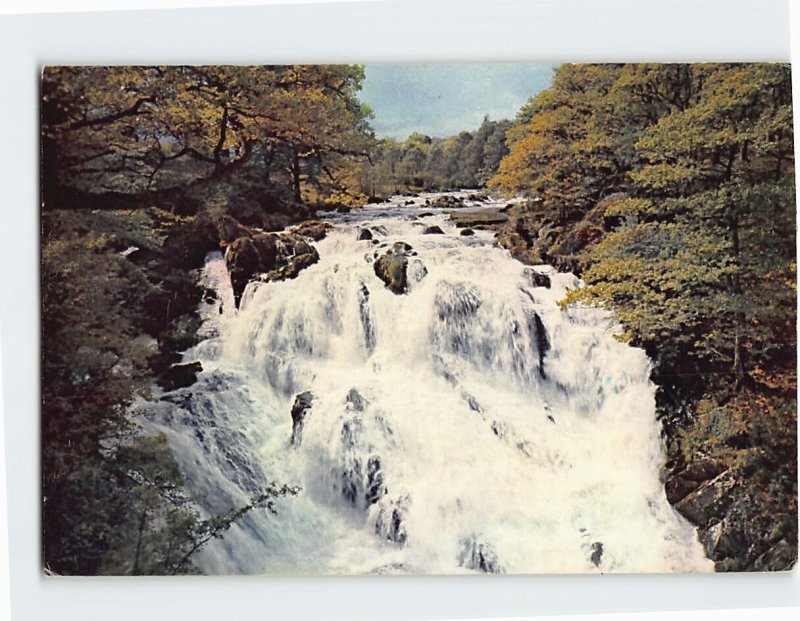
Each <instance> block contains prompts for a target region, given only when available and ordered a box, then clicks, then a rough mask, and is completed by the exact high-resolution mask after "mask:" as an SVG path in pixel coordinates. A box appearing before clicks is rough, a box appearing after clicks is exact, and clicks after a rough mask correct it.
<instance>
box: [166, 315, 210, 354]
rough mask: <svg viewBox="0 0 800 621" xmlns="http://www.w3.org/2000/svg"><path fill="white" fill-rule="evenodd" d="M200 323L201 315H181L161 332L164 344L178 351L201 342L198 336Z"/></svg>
mask: <svg viewBox="0 0 800 621" xmlns="http://www.w3.org/2000/svg"><path fill="white" fill-rule="evenodd" d="M200 324H201V320H200V317H199V316H198V315H197V314H196V313H193V312H192V313H186V314H184V315H180V316H179V317H177V318H176V319H174V320H173V321H172V322H171V323H170V325H169V327H168V329H167V330H165V331H163V332H162V333H161V342H162V346H164V347H167V348H168V349H170V350H172V351H176V352H180V351H185V350H187V349H189V348H190V347H194V346H195V345H197V343H199V342H200V340H199V338H198V336H197V334H198V330H199V329H200Z"/></svg>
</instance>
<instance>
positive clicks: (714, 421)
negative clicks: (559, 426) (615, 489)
mask: <svg viewBox="0 0 800 621" xmlns="http://www.w3.org/2000/svg"><path fill="white" fill-rule="evenodd" d="M625 199H627V196H625V195H623V194H617V195H612V196H610V197H608V198H606V199H604V200H602V201H600V202H599V203H598V204H597V206H596V207H595V208H594V209H592V210H591V211H589V212H587V213H586V214H585V215H584V216H583V217H582V218H581V219H580V220H578V221H575V222H571V223H564V222H561V223H556V222H552V221H547V220H544V219H542V217H541V215H540V210H539V208H538V205H536V203H535V202H533V203H532V202H530V201H526V202H522V203H520V204H518V205H514V206H512V207H511V208H510V209H509V210H508V216H509V221H508V223H507V224H505V225H502V226H501V227H500V228H499V231H498V243H499V244H500V245H501V246H503V247H504V248H506V249H507V250H509V252H511V254H512V256H514V257H515V258H517V259H519V260H520V261H522V262H523V263H526V264H530V265H536V264H539V263H549V264H551V265H554V266H555V267H556V268H557V269H559V270H563V271H572V272H574V273H577V274H581V273H583V272H584V270H585V269H586V268H587V267H588V266H590V265H591V264H592V263H593V262H594V261H595V260H596V259H595V255H594V253H595V251H596V248H597V244H598V243H599V242H600V241H601V240H602V239H603V238H604V237H605V236H606V235H607V234H608V233H609V232H610V231H612V230H613V228H614V227H615V226H616V225H617V221H618V216H617V212H616V211H615V206H616V205H618V204H619V203H620V202H621V201H624V200H625ZM639 304H640V305H641V311H642V312H643V313H645V314H646V313H648V312H651V310H650V309H649V308H648V302H647V301H646V300H645V299H642V300H640V302H639ZM634 342H635V341H634ZM641 345H643V346H645V347H646V349H647V351H648V355H649V356H650V358H651V359H652V360H653V361H654V363H655V366H654V369H653V374H652V379H653V381H654V382H655V383H656V384H657V386H658V392H657V407H658V418H659V420H660V421H661V423H662V426H663V439H664V444H665V449H666V452H667V464H666V467H665V470H664V472H663V479H664V486H665V490H666V494H667V498H668V500H669V502H670V503H671V504H673V505H674V506H675V508H676V510H677V511H679V512H680V513H681V514H682V515H683V516H684V517H685V518H686V519H687V520H689V521H690V522H691V523H692V524H694V525H695V526H696V527H697V528H698V532H699V535H700V540H701V542H702V543H703V546H704V548H705V550H706V554H707V555H708V557H709V558H711V559H712V560H713V561H714V562H715V566H716V569H717V571H781V570H789V569H791V568H792V567H793V566H794V564H795V563H796V560H797V458H796V455H797V413H796V412H797V409H796V403H797V401H796V392H795V390H796V388H795V387H796V368H795V365H794V360H793V359H786V360H783V361H780V359H779V363H778V364H776V365H773V366H772V367H771V368H770V369H768V370H766V371H761V372H759V374H758V375H757V376H755V377H753V381H752V382H750V383H748V384H747V385H746V386H742V387H741V388H737V387H736V386H734V384H733V382H732V380H731V377H730V374H729V373H726V372H719V371H720V370H719V369H716V368H709V367H705V370H704V367H703V364H702V361H701V362H700V364H698V361H697V360H696V359H692V358H682V359H678V360H676V359H674V358H672V357H670V356H669V355H668V353H667V352H666V351H665V350H668V349H669V348H670V347H671V345H670V344H669V343H656V344H653V343H646V342H644V343H641Z"/></svg>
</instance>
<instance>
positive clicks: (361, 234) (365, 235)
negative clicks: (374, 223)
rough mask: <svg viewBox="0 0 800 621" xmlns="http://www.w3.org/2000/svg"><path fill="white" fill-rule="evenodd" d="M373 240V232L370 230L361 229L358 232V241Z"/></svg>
mask: <svg viewBox="0 0 800 621" xmlns="http://www.w3.org/2000/svg"><path fill="white" fill-rule="evenodd" d="M372 238H373V235H372V231H370V230H369V229H361V230H359V231H358V241H365V240H370V239H372Z"/></svg>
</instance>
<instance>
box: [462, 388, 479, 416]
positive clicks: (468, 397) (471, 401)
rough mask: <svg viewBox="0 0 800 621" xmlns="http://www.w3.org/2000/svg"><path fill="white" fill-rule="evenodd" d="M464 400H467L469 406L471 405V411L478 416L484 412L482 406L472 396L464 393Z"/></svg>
mask: <svg viewBox="0 0 800 621" xmlns="http://www.w3.org/2000/svg"><path fill="white" fill-rule="evenodd" d="M464 398H465V399H466V400H467V404H468V405H469V409H470V410H472V411H473V412H478V414H480V413H481V412H483V408H482V407H481V406H480V403H478V400H477V399H476V398H475V397H473V396H472V395H471V394H469V393H464Z"/></svg>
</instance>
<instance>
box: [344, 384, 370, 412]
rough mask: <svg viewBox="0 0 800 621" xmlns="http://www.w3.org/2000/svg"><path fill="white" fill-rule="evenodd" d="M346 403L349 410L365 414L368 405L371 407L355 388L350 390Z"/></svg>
mask: <svg viewBox="0 0 800 621" xmlns="http://www.w3.org/2000/svg"><path fill="white" fill-rule="evenodd" d="M345 401H346V402H347V409H348V410H352V411H354V412H363V411H364V410H366V409H367V405H369V402H368V401H367V400H366V399H365V398H364V397H363V395H362V394H361V393H360V392H358V391H357V390H356V389H355V388H351V389H350V391H349V392H348V393H347V399H345Z"/></svg>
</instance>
